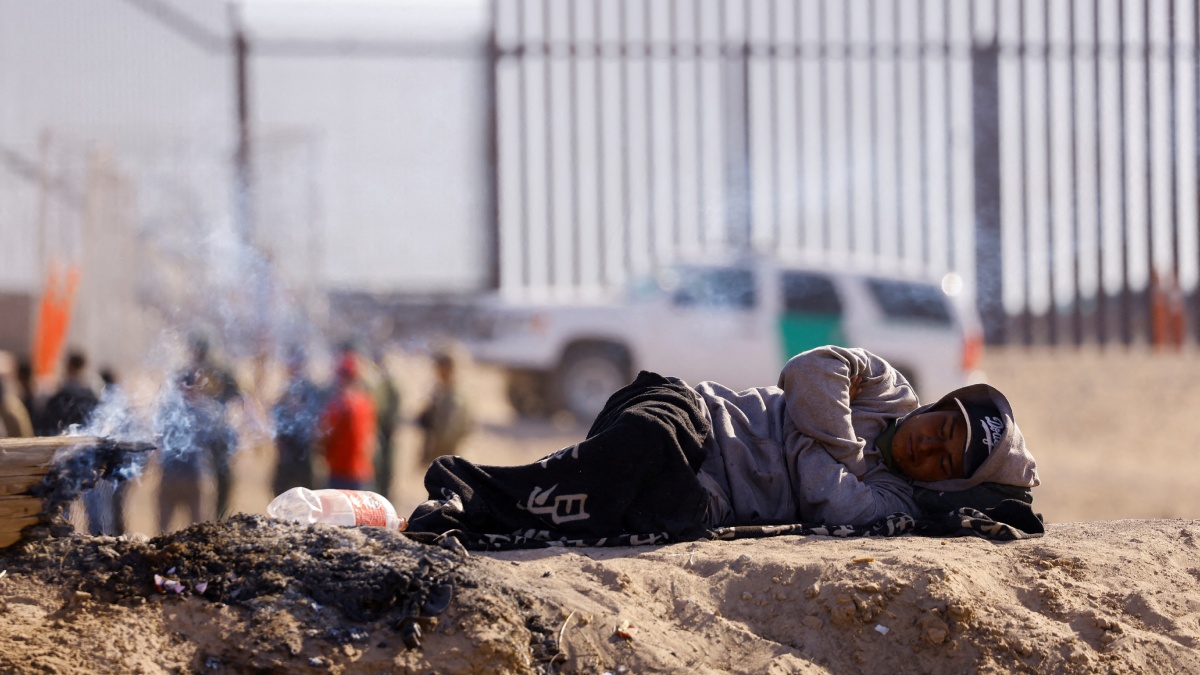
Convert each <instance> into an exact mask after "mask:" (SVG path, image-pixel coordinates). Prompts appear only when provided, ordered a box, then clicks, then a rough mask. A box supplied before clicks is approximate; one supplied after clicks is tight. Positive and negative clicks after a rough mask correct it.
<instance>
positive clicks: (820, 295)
mask: <svg viewBox="0 0 1200 675" xmlns="http://www.w3.org/2000/svg"><path fill="white" fill-rule="evenodd" d="M779 280H780V283H781V284H782V286H783V311H785V312H787V313H789V314H801V313H803V314H835V315H840V314H841V313H842V301H841V298H839V297H838V294H837V290H836V289H835V288H834V287H833V280H832V279H830V278H829V277H827V276H825V275H823V274H814V273H812V272H784V273H783V274H782V275H780V279H779Z"/></svg>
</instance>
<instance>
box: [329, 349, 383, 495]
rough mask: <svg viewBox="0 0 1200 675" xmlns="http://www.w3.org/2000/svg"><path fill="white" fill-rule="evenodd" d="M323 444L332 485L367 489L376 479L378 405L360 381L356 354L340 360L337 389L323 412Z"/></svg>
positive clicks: (335, 386) (352, 488) (335, 388)
mask: <svg viewBox="0 0 1200 675" xmlns="http://www.w3.org/2000/svg"><path fill="white" fill-rule="evenodd" d="M321 430H322V437H321V441H322V443H321V445H322V449H323V450H324V452H325V462H326V463H327V464H328V465H329V487H331V488H334V489H339V490H365V489H367V488H369V487H370V485H371V482H372V481H373V480H374V478H375V469H374V467H373V466H372V463H371V458H372V456H373V455H374V454H375V405H374V404H373V403H371V397H370V396H369V395H368V394H367V392H365V391H363V389H362V387H361V386H360V385H359V384H358V362H357V360H356V359H355V358H354V355H353V354H347V355H343V356H342V358H341V360H339V361H338V366H337V375H336V377H335V380H334V386H333V392H332V393H331V395H330V398H329V401H328V402H327V403H326V404H325V409H324V411H323V413H322V415H321Z"/></svg>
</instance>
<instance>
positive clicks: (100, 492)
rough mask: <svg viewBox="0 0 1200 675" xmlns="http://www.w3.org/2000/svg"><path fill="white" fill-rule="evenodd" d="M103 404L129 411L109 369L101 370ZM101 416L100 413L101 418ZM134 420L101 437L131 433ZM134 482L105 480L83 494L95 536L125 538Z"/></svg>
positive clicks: (122, 422) (124, 420)
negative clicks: (127, 505) (129, 493)
mask: <svg viewBox="0 0 1200 675" xmlns="http://www.w3.org/2000/svg"><path fill="white" fill-rule="evenodd" d="M100 381H101V382H102V383H103V386H102V388H101V389H100V401H101V404H102V405H103V406H104V408H103V409H105V410H114V409H115V410H120V411H127V410H129V401H128V399H127V398H126V396H125V391H124V390H123V389H122V388H121V386H120V384H118V382H117V374H116V372H115V371H114V370H113V369H112V368H109V367H107V366H106V367H104V368H101V369H100ZM100 415H101V413H97V416H100ZM131 425H132V420H130V419H129V418H128V417H127V416H125V415H121V416H120V421H118V422H117V424H116V425H112V426H108V425H106V426H105V427H104V432H100V431H97V432H96V433H98V434H103V435H116V436H117V437H120V436H122V435H126V434H128V433H130V431H131V429H130V428H129V427H130V426H131ZM130 482H131V481H128V480H115V479H112V480H101V481H97V483H96V486H95V487H94V488H92V489H91V490H88V491H87V492H85V493H83V505H84V508H85V509H86V510H87V519H88V532H89V533H90V534H92V535H99V534H108V535H114V536H115V535H121V534H125V494H126V492H127V491H128V489H129V484H130Z"/></svg>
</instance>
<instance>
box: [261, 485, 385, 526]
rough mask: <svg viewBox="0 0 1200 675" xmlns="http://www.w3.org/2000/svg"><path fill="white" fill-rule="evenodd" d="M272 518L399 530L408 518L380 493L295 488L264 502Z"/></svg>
mask: <svg viewBox="0 0 1200 675" xmlns="http://www.w3.org/2000/svg"><path fill="white" fill-rule="evenodd" d="M267 513H268V514H269V515H270V516H271V517H272V518H280V519H282V520H292V521H295V522H297V523H304V524H306V525H307V524H310V523H325V524H327V525H343V526H348V527H353V526H355V525H372V526H375V527H386V528H388V529H389V530H396V531H402V530H403V529H404V528H406V527H408V521H407V520H405V519H404V518H401V517H400V516H398V515H396V507H394V506H392V503H391V502H389V501H388V500H387V498H386V497H384V496H383V495H381V494H378V493H375V492H369V491H367V490H309V489H308V488H304V487H294V488H292V489H290V490H288V491H287V492H284V493H282V494H280V495H279V496H278V497H276V498H275V499H273V500H271V503H270V504H268V505H267Z"/></svg>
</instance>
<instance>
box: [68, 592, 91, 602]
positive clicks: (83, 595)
mask: <svg viewBox="0 0 1200 675" xmlns="http://www.w3.org/2000/svg"><path fill="white" fill-rule="evenodd" d="M71 597H72V598H73V599H74V600H75V601H76V602H82V601H84V600H91V599H92V594H91V593H88V592H87V591H75V594H74V595H73V596H71Z"/></svg>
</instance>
